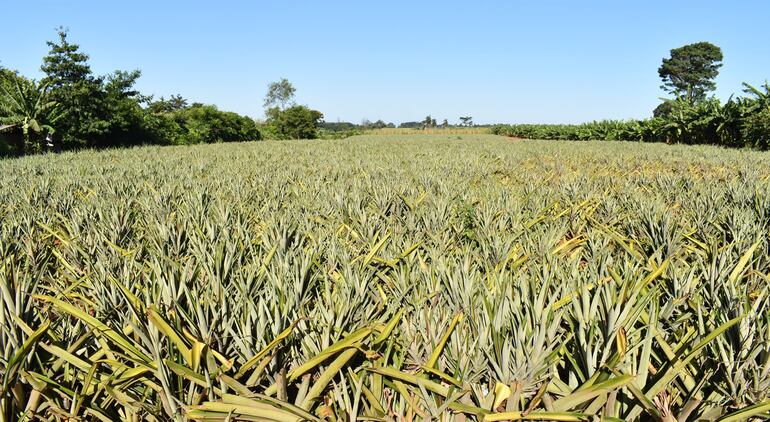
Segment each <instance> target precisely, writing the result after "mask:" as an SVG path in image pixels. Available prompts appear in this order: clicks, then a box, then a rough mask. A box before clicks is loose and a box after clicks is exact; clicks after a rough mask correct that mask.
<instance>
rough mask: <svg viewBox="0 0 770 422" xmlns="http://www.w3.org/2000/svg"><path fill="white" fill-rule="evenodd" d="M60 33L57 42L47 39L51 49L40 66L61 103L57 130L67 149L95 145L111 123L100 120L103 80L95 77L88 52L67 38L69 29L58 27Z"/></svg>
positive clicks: (46, 80)
mask: <svg viewBox="0 0 770 422" xmlns="http://www.w3.org/2000/svg"><path fill="white" fill-rule="evenodd" d="M58 35H59V41H58V42H54V41H48V42H47V44H48V46H49V48H50V51H49V52H48V55H47V56H45V57H44V58H43V65H42V66H41V68H40V69H41V70H42V71H43V72H44V73H45V74H46V76H45V77H44V78H43V80H42V81H41V82H42V83H43V84H45V85H47V86H50V88H51V96H52V99H53V100H54V101H56V102H57V103H59V104H60V107H61V119H59V121H58V123H57V125H56V129H57V130H58V132H59V136H61V138H62V142H63V144H64V145H65V146H66V147H68V148H72V147H79V146H93V140H94V138H96V137H98V136H100V135H104V134H105V133H106V131H107V129H108V126H109V124H108V123H107V122H105V121H103V120H102V119H101V117H103V115H104V111H103V109H102V104H103V100H104V95H103V92H102V90H101V86H102V82H103V81H102V80H101V79H100V78H96V77H94V76H93V74H92V72H91V67H90V66H89V65H88V55H87V54H84V53H81V52H80V46H78V45H77V44H72V43H70V42H69V41H68V39H67V36H68V33H67V30H65V29H62V28H59V31H58Z"/></svg>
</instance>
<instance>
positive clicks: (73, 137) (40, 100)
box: [0, 30, 260, 155]
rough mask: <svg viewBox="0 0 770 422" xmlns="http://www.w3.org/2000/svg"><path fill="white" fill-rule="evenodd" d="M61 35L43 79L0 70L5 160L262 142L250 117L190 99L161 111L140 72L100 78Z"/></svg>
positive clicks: (0, 147) (45, 63)
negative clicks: (143, 89)
mask: <svg viewBox="0 0 770 422" xmlns="http://www.w3.org/2000/svg"><path fill="white" fill-rule="evenodd" d="M58 35H59V39H58V40H57V41H56V42H49V43H48V46H49V48H50V51H49V53H48V55H46V57H44V58H43V65H42V67H41V70H42V71H43V72H44V73H45V77H44V78H43V79H42V80H41V81H40V82H36V81H34V80H29V79H26V78H24V77H23V76H20V75H18V74H16V73H13V72H10V71H7V70H1V69H0V124H2V125H5V126H9V127H7V128H6V129H5V134H2V135H0V155H8V154H16V155H22V154H28V153H35V152H40V151H42V150H44V149H46V148H49V149H50V148H53V149H56V150H60V149H64V150H71V149H81V148H106V147H117V146H131V145H140V144H161V145H169V144H194V143H210V142H228V141H249V140H258V139H260V133H259V131H258V129H257V126H256V123H255V122H254V121H253V120H251V119H250V118H248V117H245V116H240V115H237V114H235V113H229V112H222V111H219V110H217V108H216V107H214V106H204V105H200V106H197V107H187V106H186V102H185V105H184V107H181V108H178V109H173V108H172V109H168V108H164V107H161V106H159V105H158V103H164V100H162V99H161V100H160V101H153V100H152V98H150V97H148V96H145V95H142V94H141V93H139V92H138V91H137V90H136V89H135V87H134V86H135V84H136V81H137V80H138V79H139V77H140V75H141V73H140V72H139V71H131V72H125V71H116V72H114V73H113V74H111V75H107V76H97V75H94V74H93V72H92V70H91V67H90V65H89V64H88V58H89V57H88V55H87V54H84V53H83V52H81V51H80V47H79V46H78V45H77V44H73V43H71V42H69V40H68V34H67V32H66V31H64V30H61V31H59V34H58ZM175 98H176V99H177V100H179V98H177V97H175ZM182 101H184V100H182ZM24 122H28V123H24ZM14 131H17V132H18V133H11V132H14ZM49 136H50V139H51V141H46V138H47V137H49ZM49 142H52V143H50V144H49Z"/></svg>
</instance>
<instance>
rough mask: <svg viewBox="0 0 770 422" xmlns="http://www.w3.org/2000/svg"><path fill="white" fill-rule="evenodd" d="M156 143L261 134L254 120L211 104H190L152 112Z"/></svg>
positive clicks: (222, 139) (241, 138)
mask: <svg viewBox="0 0 770 422" xmlns="http://www.w3.org/2000/svg"><path fill="white" fill-rule="evenodd" d="M152 122H153V128H154V129H155V130H156V131H157V132H156V134H155V135H156V137H157V138H158V141H159V142H158V143H166V144H168V143H170V144H176V145H190V144H211V143H216V142H238V141H257V140H260V139H261V138H262V136H261V134H260V132H259V129H258V128H257V124H256V122H254V120H252V119H251V118H249V117H246V116H241V115H239V114H237V113H233V112H230V111H220V110H218V109H217V108H216V107H215V106H213V105H201V104H194V105H193V106H192V107H189V108H184V109H181V110H176V111H173V112H171V113H164V114H160V115H156V116H154V119H153V120H152Z"/></svg>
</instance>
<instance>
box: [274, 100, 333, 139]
mask: <svg viewBox="0 0 770 422" xmlns="http://www.w3.org/2000/svg"><path fill="white" fill-rule="evenodd" d="M267 117H268V119H267V123H268V125H269V126H271V130H272V133H273V134H275V136H276V138H277V139H315V138H317V137H318V133H317V130H318V126H319V125H320V122H321V119H323V117H324V115H323V114H322V113H321V112H320V111H317V110H313V109H310V108H308V107H306V106H293V107H289V108H287V109H286V110H281V109H279V108H277V107H274V108H271V109H269V110H268V111H267Z"/></svg>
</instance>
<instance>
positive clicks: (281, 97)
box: [264, 78, 296, 111]
mask: <svg viewBox="0 0 770 422" xmlns="http://www.w3.org/2000/svg"><path fill="white" fill-rule="evenodd" d="M295 92H296V89H294V85H292V84H291V82H289V81H288V79H286V78H282V79H281V80H280V81H278V82H273V83H271V84H270V85H268V86H267V95H265V103H264V107H265V110H266V111H267V110H270V109H271V108H273V107H277V108H278V109H279V110H280V111H283V110H286V108H287V107H293V106H294V93H295Z"/></svg>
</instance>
